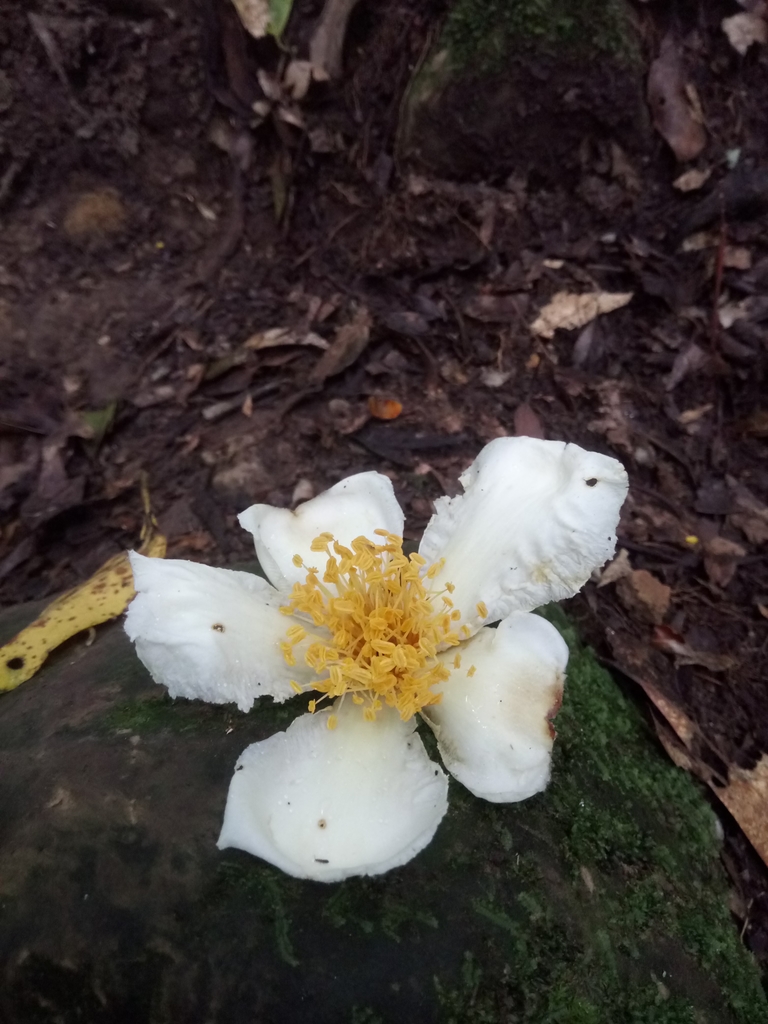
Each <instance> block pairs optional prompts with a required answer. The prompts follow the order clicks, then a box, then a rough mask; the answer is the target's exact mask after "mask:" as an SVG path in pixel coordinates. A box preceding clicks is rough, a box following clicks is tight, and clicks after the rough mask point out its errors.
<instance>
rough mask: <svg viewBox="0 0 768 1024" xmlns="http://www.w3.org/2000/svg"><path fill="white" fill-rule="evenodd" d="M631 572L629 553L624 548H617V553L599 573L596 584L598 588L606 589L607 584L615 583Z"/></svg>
mask: <svg viewBox="0 0 768 1024" xmlns="http://www.w3.org/2000/svg"><path fill="white" fill-rule="evenodd" d="M631 572H632V565H631V563H630V561H629V552H628V551H627V549H626V548H619V553H618V555H616V557H615V558H614V559H613V561H612V562H609V563H608V565H606V567H605V568H604V569H603V571H602V572H601V573H600V579H599V580H598V582H597V585H598V587H606V586H607V585H608V584H609V583H615V582H616V581H617V580H620V579H622V578H623V577H624V576H629V574H630V573H631Z"/></svg>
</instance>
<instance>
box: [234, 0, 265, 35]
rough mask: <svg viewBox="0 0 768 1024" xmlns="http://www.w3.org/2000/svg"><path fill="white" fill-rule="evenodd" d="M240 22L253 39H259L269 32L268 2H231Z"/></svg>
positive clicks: (255, 0) (235, 0) (242, 0)
mask: <svg viewBox="0 0 768 1024" xmlns="http://www.w3.org/2000/svg"><path fill="white" fill-rule="evenodd" d="M232 3H233V4H234V5H235V10H236V11H237V13H238V15H239V16H240V21H242V23H243V27H244V28H245V30H246V31H247V32H250V34H251V35H252V36H253V37H254V39H261V38H262V37H263V36H265V35H266V34H267V32H268V31H269V0H232Z"/></svg>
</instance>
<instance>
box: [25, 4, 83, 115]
mask: <svg viewBox="0 0 768 1024" xmlns="http://www.w3.org/2000/svg"><path fill="white" fill-rule="evenodd" d="M27 17H28V18H29V23H30V25H31V26H32V31H33V32H34V33H35V35H36V36H37V38H38V39H39V40H40V42H41V43H42V45H43V49H44V50H45V54H46V56H47V57H48V60H49V61H50V63H51V67H52V68H53V70H54V71H55V73H56V77H57V78H58V79H59V81H60V82H61V84H62V85H63V86H64V89H65V90H66V93H67V95H68V96H69V99H70V102H71V104H72V106H73V108H74V109H75V111H76V112H77V113H78V114H79V115H80V117H83V118H86V119H88V118H90V114H89V113H88V111H87V110H86V109H85V108H84V107H81V106H80V104H79V103H78V102H77V100H76V98H75V95H74V90H73V89H72V83H71V82H70V80H69V78H68V77H67V73H66V71H65V70H64V64H63V62H62V59H61V57H60V55H59V48H58V46H57V45H56V40H55V39H54V38H53V35H52V34H51V30H50V29H49V28H48V26H47V25H46V23H45V19H44V18H43V17H41V15H39V14H28V15H27Z"/></svg>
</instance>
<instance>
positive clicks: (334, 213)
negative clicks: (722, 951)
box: [0, 0, 768, 963]
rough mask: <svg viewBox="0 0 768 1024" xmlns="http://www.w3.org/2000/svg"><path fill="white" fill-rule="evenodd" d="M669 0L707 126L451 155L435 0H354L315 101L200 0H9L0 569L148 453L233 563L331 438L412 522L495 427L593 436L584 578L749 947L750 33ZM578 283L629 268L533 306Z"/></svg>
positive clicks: (754, 479)
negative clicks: (579, 308) (412, 157)
mask: <svg viewBox="0 0 768 1024" xmlns="http://www.w3.org/2000/svg"><path fill="white" fill-rule="evenodd" d="M295 6H296V10H295V13H294V21H295V24H294V23H292V25H291V29H290V33H293V35H291V34H290V33H289V40H290V39H292V38H294V37H295V39H296V41H297V45H299V44H300V42H301V40H302V31H303V29H302V26H303V25H305V24H306V25H311V23H312V19H314V18H315V17H316V16H317V14H318V12H319V9H320V4H318V3H313V2H310V0H297V2H296V5H295ZM657 6H664V7H666V6H667V5H655V4H638V5H637V7H638V12H637V13H638V18H639V19H641V33H640V35H641V38H642V40H643V41H644V46H645V48H646V52H645V53H644V60H645V61H646V65H647V66H648V65H650V63H651V61H652V60H653V59H654V57H655V56H656V54H657V53H658V52H659V43H660V39H661V38H662V36H663V35H664V33H665V32H666V31H667V30H668V29H669V28H670V25H669V24H668V23H667V24H664V23H662V21H661V20H660V16H659V15H658V12H657V11H656V10H655V8H656V7H657ZM680 6H681V8H684V9H685V13H686V16H685V17H683V18H682V19H681V21H680V23H679V24H676V25H673V26H671V27H672V28H673V29H674V30H675V33H676V35H675V38H676V40H677V46H678V56H679V59H680V61H681V62H682V63H683V65H684V67H685V69H686V82H687V84H688V86H689V89H688V92H687V94H686V95H687V97H688V101H689V103H690V104H691V105H692V106H693V107H694V108H695V109H696V110H700V111H701V118H702V120H703V128H704V130H705V135H706V146H705V147H704V149H703V150H702V152H701V154H700V155H699V156H698V157H697V159H696V160H694V161H692V162H689V163H686V164H678V163H677V162H676V160H675V158H674V156H673V154H672V152H671V151H670V149H669V147H668V146H667V144H666V143H665V142H664V141H663V140H662V138H661V137H660V136H659V135H658V134H656V133H654V132H653V131H652V130H649V132H648V133H646V135H645V143H644V145H643V146H640V147H636V148H635V150H634V151H628V150H625V148H623V147H622V145H621V144H620V143H619V142H618V141H617V139H616V138H612V137H611V135H610V134H609V133H607V132H605V131H602V130H600V129H599V127H595V128H594V129H593V130H592V131H588V130H585V131H584V134H583V137H582V138H581V139H580V141H579V144H578V145H577V146H576V148H575V150H574V152H573V159H572V160H571V161H569V162H567V163H563V164H558V163H557V162H556V161H551V162H550V163H549V164H548V165H547V166H546V167H536V168H530V169H528V170H526V169H522V170H521V169H520V168H519V167H517V168H514V169H513V171H512V172H510V171H509V168H507V169H506V171H505V172H502V171H500V170H499V168H498V163H499V161H495V162H494V161H490V162H489V165H488V167H489V173H488V175H485V176H483V175H482V174H478V173H477V170H476V169H471V170H469V171H468V170H467V167H468V166H469V165H471V163H472V161H469V163H468V162H467V161H466V160H465V159H464V157H465V156H466V154H463V155H462V154H457V156H456V160H457V168H456V173H455V174H453V175H451V174H450V173H447V170H446V168H445V167H441V172H440V175H439V176H438V175H437V174H436V173H435V172H434V169H430V167H429V166H420V165H418V164H417V163H414V162H410V163H409V162H408V161H407V160H406V159H404V158H403V157H402V154H401V153H400V152H399V150H398V127H399V124H400V121H401V114H402V110H403V97H404V95H405V91H406V88H407V85H408V83H409V81H410V79H411V75H412V73H413V70H414V68H415V67H417V66H418V65H419V63H420V62H421V61H422V60H423V58H424V55H425V53H426V51H427V48H428V46H429V44H430V42H431V40H432V39H433V38H434V31H435V25H436V24H437V23H438V20H439V18H440V16H441V5H440V4H439V3H437V2H435V3H432V4H425V3H423V2H419V0H399V2H398V3H395V4H392V3H388V2H386V0H365V2H362V3H360V5H359V7H358V9H357V10H356V11H355V13H354V14H353V17H352V21H351V23H350V27H349V32H348V35H347V40H346V48H345V70H344V75H343V77H342V78H341V79H340V80H339V82H338V83H316V84H315V85H313V86H312V89H311V90H310V92H309V93H308V95H307V97H306V98H305V99H304V100H302V102H301V104H300V105H296V104H291V103H288V102H286V103H284V104H282V105H281V103H282V101H281V100H280V99H279V98H276V99H273V100H268V101H267V100H265V99H264V92H263V88H262V87H263V86H264V85H265V82H266V84H267V91H268V92H269V82H268V81H267V80H266V79H264V77H263V75H262V77H261V86H260V85H259V81H260V79H259V74H258V70H259V68H260V67H261V68H262V69H264V68H267V69H270V68H271V69H274V66H275V62H276V59H277V56H276V55H277V51H276V49H275V48H274V47H272V49H271V50H270V46H269V45H267V44H262V43H254V42H253V41H252V40H249V39H247V38H246V37H245V36H244V34H243V33H242V32H241V30H240V28H239V23H238V22H237V20H236V18H235V17H234V15H230V14H229V8H227V10H226V12H225V11H224V8H223V6H217V4H215V3H214V2H213V0H206V2H205V3H203V4H202V5H197V4H193V3H191V2H188V0H173V2H170V0H169V2H167V3H164V4H162V5H161V4H160V2H159V0H157V2H156V0H41V2H39V3H38V4H37V6H36V10H37V12H38V13H37V15H35V16H30V15H28V13H27V12H26V11H25V10H24V9H23V5H18V4H14V3H12V2H7V0H6V2H5V4H2V3H0V7H4V13H3V15H2V18H0V226H1V228H2V230H0V602H1V603H2V604H3V605H6V606H7V605H13V604H17V603H20V602H25V601H31V600H38V599H40V598H44V597H46V596H48V595H54V594H56V593H58V592H60V591H62V590H63V589H65V588H67V587H69V586H72V585H73V584H75V583H77V582H78V581H80V580H83V579H85V578H87V577H88V576H89V575H90V574H91V573H92V572H93V571H94V570H95V569H96V568H97V567H98V566H99V565H100V564H101V563H102V562H103V561H104V560H105V559H106V558H108V557H109V556H111V555H112V554H114V553H116V552H118V551H120V550H122V549H125V548H126V547H133V546H135V545H136V544H137V541H138V534H139V530H140V527H141V522H142V507H141V498H140V485H141V481H142V479H144V478H145V477H144V474H146V479H147V481H148V485H149V491H150V494H151V498H152V503H153V508H154V510H155V513H156V515H157V518H158V521H159V524H160V528H161V530H162V531H163V532H164V533H165V535H166V536H167V537H168V540H169V552H168V553H169V555H170V556H172V557H184V558H193V559H199V560H203V561H206V562H211V563H214V564H227V563H232V562H236V561H238V560H240V561H241V560H243V559H245V558H248V557H249V556H251V555H252V551H251V548H250V544H249V540H250V538H249V536H248V535H247V534H246V533H244V531H242V530H240V529H239V528H238V526H237V522H236V513H237V512H238V511H240V510H242V509H243V508H244V507H246V506H247V505H249V504H251V503H253V502H269V503H272V504H277V505H285V506H291V505H294V504H296V503H297V502H299V501H301V500H305V499H307V498H308V497H311V496H312V495H313V494H316V493H318V492H319V491H321V490H323V489H324V488H325V487H327V486H329V485H331V484H333V483H334V482H336V481H337V480H339V479H340V478H341V477H343V476H345V475H348V474H350V473H355V472H359V471H362V470H367V469H378V470H379V471H382V472H385V473H386V474H387V475H388V476H390V477H391V479H392V481H393V483H394V486H395V490H396V493H397V495H398V498H399V499H400V501H401V503H402V505H403V507H404V509H405V511H406V520H407V536H408V538H410V539H416V538H418V537H419V536H420V534H421V532H422V530H423V529H424V527H425V525H426V523H427V521H428V519H429V517H430V515H431V509H432V504H431V503H432V501H433V500H434V499H435V498H436V497H438V496H439V495H441V494H443V493H449V494H451V493H457V491H458V489H459V484H458V477H459V474H460V473H461V472H462V470H463V469H464V468H465V467H466V466H467V465H468V464H469V463H470V462H471V461H472V459H473V458H474V456H475V455H476V454H477V452H478V451H479V449H480V447H481V446H482V445H483V444H485V443H486V442H488V441H489V440H491V439H493V438H495V437H498V436H502V435H505V434H516V433H517V434H533V435H535V436H545V437H547V438H554V439H563V440H567V441H574V442H576V443H578V444H580V445H582V446H585V447H588V448H594V449H598V450H601V451H604V452H606V453H608V454H612V455H615V456H616V457H617V458H620V459H621V460H622V461H623V462H624V464H625V465H626V467H627V470H628V472H629V475H630V481H631V488H630V496H629V499H628V501H627V503H626V506H625V509H624V512H623V515H622V521H621V524H620V527H619V547H620V549H623V551H624V552H625V554H622V555H620V559H619V561H618V562H617V563H615V565H614V567H613V569H612V570H611V572H610V574H609V576H608V577H605V576H604V577H603V579H602V580H600V579H596V580H594V581H593V582H591V583H589V584H588V585H587V587H586V588H585V591H584V593H583V594H582V595H580V596H579V597H578V598H577V599H575V600H574V601H573V602H571V606H570V608H569V612H570V614H571V615H573V616H574V617H575V619H576V620H577V621H578V622H579V624H580V626H581V628H582V630H583V632H584V635H585V636H586V637H587V638H588V640H589V641H590V642H591V643H592V644H593V646H594V647H595V649H596V651H597V652H598V654H599V655H600V657H601V658H602V659H603V660H604V662H605V663H606V664H608V665H610V666H611V667H612V668H613V669H614V670H615V672H616V673H617V678H618V679H619V680H620V681H621V682H622V685H627V686H629V687H630V689H632V688H634V692H635V695H636V697H637V699H638V700H640V699H642V700H643V701H645V700H646V696H645V694H647V696H648V698H649V699H650V700H649V703H648V708H649V712H648V713H649V715H652V716H653V720H654V723H655V724H656V727H657V729H658V732H659V736H660V740H661V742H662V743H663V744H664V746H665V747H666V748H667V750H668V751H669V752H670V754H671V756H672V757H673V758H674V759H675V760H676V761H677V763H679V764H681V765H683V766H684V767H687V768H689V769H690V770H693V771H695V772H696V773H697V774H698V775H700V776H702V777H704V778H705V779H706V780H707V781H708V782H709V783H710V785H711V787H712V789H713V792H716V793H717V794H718V795H719V797H720V799H721V800H722V801H723V803H724V805H725V806H727V807H729V808H730V810H731V811H732V812H733V814H734V816H735V817H731V816H730V815H729V814H728V812H727V811H726V810H725V809H724V806H723V804H720V803H719V804H718V807H719V810H720V813H721V816H722V820H723V823H724V829H725V834H726V842H725V846H724V860H725V862H726V866H727V868H728V870H729V872H730V874H731V877H732V881H733V886H734V889H733V905H732V908H731V909H732V911H733V914H734V917H735V919H736V923H737V927H739V928H740V929H741V931H742V934H743V938H744V941H745V942H746V944H747V945H748V946H749V948H750V949H752V950H753V951H754V953H755V954H756V955H757V956H758V958H760V959H762V960H763V962H764V963H768V872H767V871H766V868H765V866H764V864H763V863H762V862H761V859H760V857H759V856H758V855H757V853H756V852H755V849H754V848H753V846H752V845H750V843H749V842H748V841H747V839H746V838H745V836H744V832H746V833H747V834H748V835H749V836H750V838H751V840H752V843H753V844H754V846H755V847H757V848H758V849H762V851H763V852H764V853H765V851H768V835H767V834H766V831H765V828H766V826H765V820H768V813H766V808H768V796H766V791H767V790H768V775H767V773H766V768H765V766H766V764H768V759H763V760H761V758H764V757H765V755H766V753H768V683H767V680H768V547H766V542H767V541H768V504H767V503H768V458H767V457H766V456H767V455H768V397H766V394H767V393H766V378H767V377H768V372H767V370H768V230H767V229H768V132H767V131H766V114H765V112H766V110H768V76H766V70H768V49H767V48H766V47H765V46H761V45H759V44H756V45H754V46H751V47H750V48H749V50H748V51H747V53H746V55H745V56H741V55H740V54H739V53H737V52H736V50H735V49H734V48H733V46H732V45H731V44H730V42H729V40H728V38H727V37H726V35H725V34H724V33H723V31H722V30H721V27H720V21H721V19H722V18H723V17H726V16H729V15H733V14H734V13H737V11H738V10H739V8H737V6H736V4H735V3H730V2H725V0H724V2H722V3H719V2H715V3H710V4H706V5H705V4H702V5H701V11H699V9H698V5H697V4H695V3H693V4H681V5H680ZM303 38H304V39H306V33H305V34H304V37H303ZM270 61H271V63H270ZM523 66H524V65H523ZM585 74H586V72H585ZM539 84H540V80H539V78H537V77H536V76H535V75H532V76H531V78H530V87H531V90H532V91H535V90H536V89H538V88H539ZM518 86H520V78H519V77H518ZM581 86H582V87H583V89H584V90H585V91H587V92H588V90H589V82H588V81H586V80H585V81H584V82H582V83H581ZM523 99H524V97H523ZM254 100H256V101H257V103H262V104H263V106H262V108H261V109H262V111H263V118H262V123H260V124H258V125H255V124H254V118H253V116H252V114H250V113H249V105H250V104H251V103H252V102H253V101H254ZM610 100H611V97H610V96H606V95H603V96H602V103H603V104H604V105H605V104H610ZM457 102H458V101H457ZM268 108H269V109H268ZM296 109H298V110H299V112H300V113H299V115H298V116H295V114H296ZM286 113H287V118H288V119H287V120H286V119H285V115H286ZM291 119H292V120H293V123H289V122H291ZM299 122H301V123H299ZM547 130H548V125H547V122H546V120H545V121H543V122H542V123H540V124H539V126H538V131H539V135H540V136H541V137H544V136H546V133H547ZM551 131H552V132H553V133H556V132H557V131H558V128H557V126H556V125H554V124H553V125H552V126H551ZM686 170H689V171H691V170H692V171H695V172H700V173H699V174H698V178H697V177H696V175H694V176H693V178H692V179H690V178H689V179H688V182H687V184H692V183H693V184H695V183H696V182H697V181H698V187H696V188H692V189H690V190H688V191H684V190H682V189H681V188H680V187H679V186H678V187H675V186H674V185H673V182H675V181H677V180H678V179H679V176H680V174H681V173H682V172H683V171H686ZM563 292H566V293H587V292H589V293H595V294H604V293H609V294H623V295H625V296H629V295H630V294H631V301H628V302H627V303H626V304H625V305H623V306H622V307H621V308H617V309H616V310H614V311H613V312H610V313H609V314H607V315H604V316H600V317H599V318H597V319H593V320H592V321H591V322H590V323H588V324H587V325H585V326H583V327H582V328H581V329H578V330H570V331H569V330H555V331H553V332H552V337H546V336H545V333H546V332H545V333H544V334H543V333H541V332H538V333H537V332H536V331H534V330H532V324H533V323H534V322H535V321H536V319H537V316H538V315H539V313H540V311H541V310H542V309H543V308H544V307H545V306H547V304H548V303H550V302H551V301H552V300H553V298H554V297H555V296H556V295H557V294H558V293H563ZM636 684H639V685H636ZM761 810H762V820H761ZM737 822H738V823H740V824H741V827H740V826H739V824H738V823H737ZM742 829H743V831H742Z"/></svg>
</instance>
